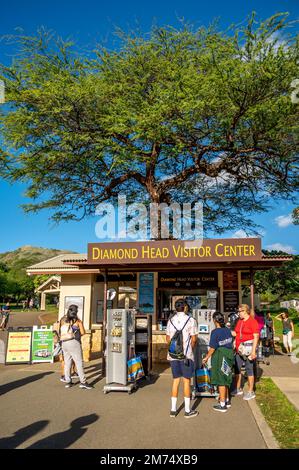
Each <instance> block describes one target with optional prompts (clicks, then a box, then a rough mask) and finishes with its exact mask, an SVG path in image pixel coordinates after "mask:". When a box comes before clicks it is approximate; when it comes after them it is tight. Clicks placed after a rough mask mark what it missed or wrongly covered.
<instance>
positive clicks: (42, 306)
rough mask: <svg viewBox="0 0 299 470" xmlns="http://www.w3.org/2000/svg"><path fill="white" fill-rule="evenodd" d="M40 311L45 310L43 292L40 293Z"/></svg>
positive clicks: (44, 294) (44, 295)
mask: <svg viewBox="0 0 299 470" xmlns="http://www.w3.org/2000/svg"><path fill="white" fill-rule="evenodd" d="M40 309H41V310H46V293H45V292H42V293H41V300H40Z"/></svg>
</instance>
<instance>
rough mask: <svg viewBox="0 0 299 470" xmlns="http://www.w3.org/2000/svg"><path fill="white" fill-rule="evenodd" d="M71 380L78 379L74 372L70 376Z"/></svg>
mask: <svg viewBox="0 0 299 470" xmlns="http://www.w3.org/2000/svg"><path fill="white" fill-rule="evenodd" d="M71 378H72V379H78V378H79V375H78V374H77V372H74V373H73V374H72V375H71Z"/></svg>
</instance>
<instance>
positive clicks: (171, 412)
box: [169, 411, 178, 418]
mask: <svg viewBox="0 0 299 470" xmlns="http://www.w3.org/2000/svg"><path fill="white" fill-rule="evenodd" d="M177 415H178V412H177V411H170V413H169V416H170V417H171V418H176V417H177Z"/></svg>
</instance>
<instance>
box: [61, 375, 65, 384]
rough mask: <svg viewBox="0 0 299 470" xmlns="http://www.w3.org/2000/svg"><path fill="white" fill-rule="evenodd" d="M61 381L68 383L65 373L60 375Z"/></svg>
mask: <svg viewBox="0 0 299 470" xmlns="http://www.w3.org/2000/svg"><path fill="white" fill-rule="evenodd" d="M60 382H65V383H67V381H66V380H65V376H64V375H62V376H61V377H60Z"/></svg>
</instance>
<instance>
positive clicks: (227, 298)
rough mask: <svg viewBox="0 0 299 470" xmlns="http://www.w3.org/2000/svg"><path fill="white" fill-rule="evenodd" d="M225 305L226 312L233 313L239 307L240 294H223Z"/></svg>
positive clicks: (230, 292) (234, 292) (236, 292)
mask: <svg viewBox="0 0 299 470" xmlns="http://www.w3.org/2000/svg"><path fill="white" fill-rule="evenodd" d="M223 303H224V311H225V312H233V311H234V310H236V309H237V308H238V305H239V292H238V291H227V292H223Z"/></svg>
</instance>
